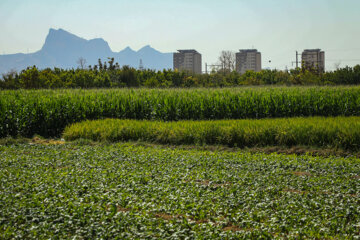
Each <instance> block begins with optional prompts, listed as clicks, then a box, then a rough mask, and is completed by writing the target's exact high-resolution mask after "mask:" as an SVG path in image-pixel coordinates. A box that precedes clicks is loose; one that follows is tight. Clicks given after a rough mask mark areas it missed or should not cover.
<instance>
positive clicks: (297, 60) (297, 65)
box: [296, 51, 299, 69]
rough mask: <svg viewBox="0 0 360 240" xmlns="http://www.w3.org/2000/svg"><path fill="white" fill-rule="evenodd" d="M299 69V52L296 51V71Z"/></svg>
mask: <svg viewBox="0 0 360 240" xmlns="http://www.w3.org/2000/svg"><path fill="white" fill-rule="evenodd" d="M298 67H299V59H298V51H296V69H297V68H298Z"/></svg>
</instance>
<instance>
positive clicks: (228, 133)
mask: <svg viewBox="0 0 360 240" xmlns="http://www.w3.org/2000/svg"><path fill="white" fill-rule="evenodd" d="M63 137H64V138H65V139H66V140H70V141H73V140H76V139H81V138H83V139H90V140H93V141H108V142H118V141H145V142H150V143H160V144H173V145H194V144H196V145H225V146H230V147H254V146H297V145H302V146H316V147H333V148H340V149H346V150H359V147H360V145H359V144H360V117H328V118H325V117H311V118H281V119H260V120H217V121H177V122H162V121H145V120H120V119H105V120H95V121H89V120H87V121H84V122H81V123H75V124H73V125H71V126H68V127H67V128H66V129H65V131H64V134H63Z"/></svg>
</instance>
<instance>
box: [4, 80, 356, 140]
mask: <svg viewBox="0 0 360 240" xmlns="http://www.w3.org/2000/svg"><path fill="white" fill-rule="evenodd" d="M305 116H360V87H272V88H265V87H246V88H234V89H229V88H227V89H191V90H184V89H172V90H160V89H153V90H149V89H135V90H128V89H108V90H102V89H98V90H56V91H54V90H37V91H36V90H32V91H26V90H17V91H0V122H1V125H0V137H5V136H16V135H22V136H27V137H28V136H32V135H34V134H39V135H42V136H44V137H49V136H59V135H60V134H61V133H62V131H63V130H64V128H65V126H67V125H69V124H72V123H75V122H79V121H83V120H86V119H90V120H91V119H103V118H119V119H139V120H140V119H147V120H163V121H178V120H215V119H244V118H254V119H260V118H279V117H305Z"/></svg>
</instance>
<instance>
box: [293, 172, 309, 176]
mask: <svg viewBox="0 0 360 240" xmlns="http://www.w3.org/2000/svg"><path fill="white" fill-rule="evenodd" d="M293 174H294V175H296V176H309V177H310V176H311V174H310V173H308V172H293Z"/></svg>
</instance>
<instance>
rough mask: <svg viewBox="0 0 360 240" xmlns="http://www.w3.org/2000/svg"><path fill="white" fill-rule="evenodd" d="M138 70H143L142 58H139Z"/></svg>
mask: <svg viewBox="0 0 360 240" xmlns="http://www.w3.org/2000/svg"><path fill="white" fill-rule="evenodd" d="M139 70H140V71H143V70H144V65H143V61H142V59H140V64H139Z"/></svg>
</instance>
